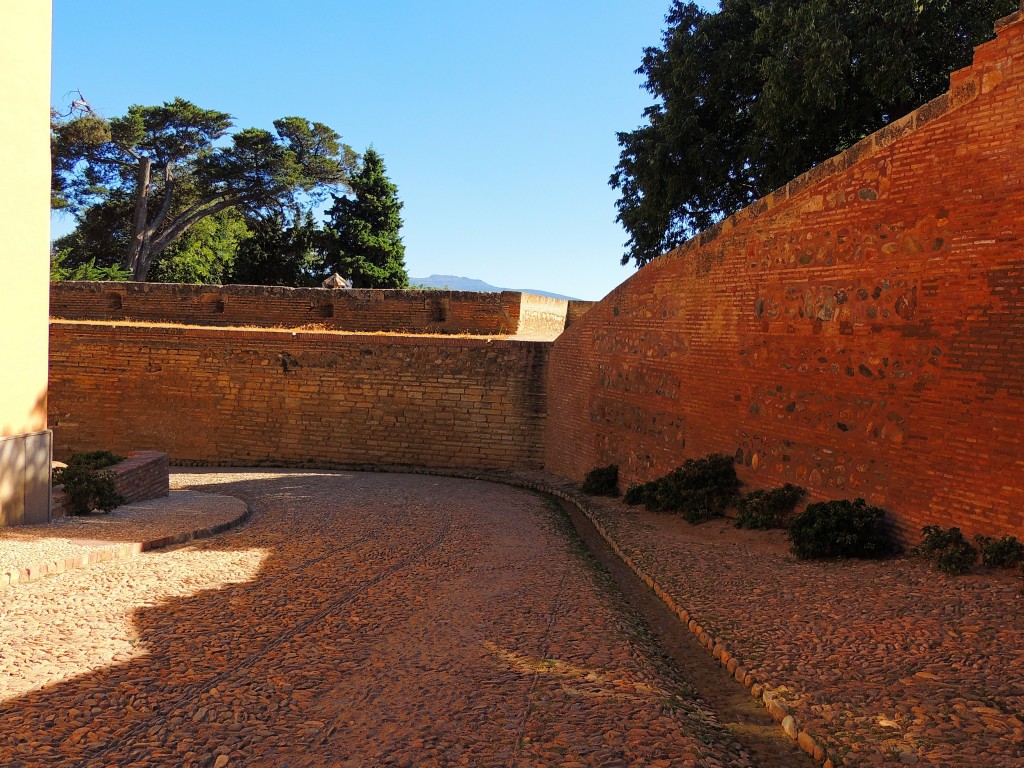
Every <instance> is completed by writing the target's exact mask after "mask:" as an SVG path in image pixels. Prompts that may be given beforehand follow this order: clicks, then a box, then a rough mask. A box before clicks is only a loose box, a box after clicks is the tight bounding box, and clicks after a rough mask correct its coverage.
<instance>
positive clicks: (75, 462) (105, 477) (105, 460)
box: [53, 451, 125, 515]
mask: <svg viewBox="0 0 1024 768" xmlns="http://www.w3.org/2000/svg"><path fill="white" fill-rule="evenodd" d="M122 461H124V457H123V456H118V455H117V454H116V453H111V452H110V451H89V452H87V453H75V454H72V455H71V458H69V459H68V465H67V467H65V468H63V469H57V470H55V471H54V472H53V484H54V485H63V486H64V493H66V494H67V495H68V498H69V499H70V501H71V508H70V510H69V511H70V513H71V514H73V515H84V514H87V513H88V512H91V511H92V510H94V509H98V510H101V511H103V512H110V511H111V510H113V509H115V508H117V507H119V506H121V505H122V504H124V502H125V498H124V496H122V495H121V494H119V493H118V492H117V491H116V490H115V488H114V478H115V475H114V473H113V472H99V471H98V470H100V469H103V468H105V467H111V466H113V465H114V464H118V463H120V462H122Z"/></svg>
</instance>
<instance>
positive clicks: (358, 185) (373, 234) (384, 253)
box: [325, 147, 409, 288]
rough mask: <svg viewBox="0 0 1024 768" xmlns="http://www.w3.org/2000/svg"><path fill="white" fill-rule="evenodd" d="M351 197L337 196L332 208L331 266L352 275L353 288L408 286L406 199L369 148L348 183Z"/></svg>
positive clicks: (328, 230) (329, 215)
mask: <svg viewBox="0 0 1024 768" xmlns="http://www.w3.org/2000/svg"><path fill="white" fill-rule="evenodd" d="M349 186H350V187H351V189H352V196H351V197H335V198H334V207H333V208H331V209H330V210H329V211H328V212H327V228H326V232H325V235H326V236H325V241H326V243H325V261H326V266H327V267H328V268H329V269H330V270H333V271H335V272H337V273H338V274H340V275H342V276H344V277H350V278H351V279H352V285H353V287H354V288H405V287H407V286H408V285H409V275H408V273H407V272H406V271H405V245H404V244H403V243H402V236H401V234H400V232H399V230H400V229H401V228H402V217H401V215H400V213H401V210H402V202H401V201H400V200H399V199H398V188H397V187H396V186H395V185H394V184H393V183H392V182H391V180H390V179H388V177H387V174H386V173H385V169H384V160H383V159H382V158H381V156H380V155H379V154H377V152H376V151H375V150H374V149H373V147H370V148H369V149H368V150H366V154H364V155H363V162H362V167H361V169H360V170H359V172H358V173H356V174H354V175H353V176H352V177H351V179H350V182H349Z"/></svg>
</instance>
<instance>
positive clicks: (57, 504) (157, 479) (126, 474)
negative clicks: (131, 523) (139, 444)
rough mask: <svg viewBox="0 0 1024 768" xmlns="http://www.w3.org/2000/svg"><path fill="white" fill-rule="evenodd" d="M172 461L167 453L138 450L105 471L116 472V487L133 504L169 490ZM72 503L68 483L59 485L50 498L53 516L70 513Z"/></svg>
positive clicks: (51, 515)
mask: <svg viewBox="0 0 1024 768" xmlns="http://www.w3.org/2000/svg"><path fill="white" fill-rule="evenodd" d="M168 465H169V460H168V456H167V454H166V453H160V452H159V451H134V452H132V453H131V454H129V456H128V458H127V459H125V460H124V461H122V462H121V463H120V464H115V465H114V466H112V467H108V468H107V469H105V470H102V471H104V472H113V473H114V476H115V479H114V487H115V488H116V489H117V492H118V493H120V494H121V495H122V496H124V498H125V503H126V504H130V503H131V502H133V501H144V500H145V499H155V498H156V497H158V496H166V495H167V494H168V492H169V490H170V485H169V481H168ZM69 504H70V502H69V500H68V497H67V494H65V493H64V486H61V485H55V486H54V487H53V496H52V498H51V501H50V519H51V520H52V519H53V518H57V517H66V516H67V510H68V506H69Z"/></svg>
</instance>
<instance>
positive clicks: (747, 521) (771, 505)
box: [736, 483, 807, 529]
mask: <svg viewBox="0 0 1024 768" xmlns="http://www.w3.org/2000/svg"><path fill="white" fill-rule="evenodd" d="M806 494H807V491H805V490H804V489H803V488H801V487H800V486H799V485H792V484H790V483H786V484H785V485H784V486H783V487H782V488H772V489H771V490H769V491H751V492H750V493H748V494H747V495H746V496H744V497H743V498H741V499H740V500H739V503H738V504H737V510H738V511H739V515H738V516H737V517H736V527H737V528H762V529H765V528H785V527H786V525H787V524H788V522H789V517H790V515H792V514H793V510H794V509H796V505H797V504H799V503H800V500H801V499H803V497H804V496H805V495H806Z"/></svg>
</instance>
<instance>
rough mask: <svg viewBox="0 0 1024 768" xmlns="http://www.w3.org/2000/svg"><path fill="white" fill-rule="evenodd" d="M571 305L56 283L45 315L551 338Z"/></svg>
mask: <svg viewBox="0 0 1024 768" xmlns="http://www.w3.org/2000/svg"><path fill="white" fill-rule="evenodd" d="M569 305H570V302H568V301H566V300H564V299H552V298H548V297H546V296H535V295H533V294H528V293H520V292H518V291H502V292H500V293H480V292H474V291H411V290H376V289H372V290H371V289H366V290H359V289H357V290H335V289H328V288H284V287H281V286H272V285H181V284H174V283H109V282H108V283H104V282H58V283H52V284H51V286H50V316H51V317H53V318H57V319H62V320H115V321H116V320H131V321H136V322H144V323H176V324H181V325H203V326H233V327H257V328H300V327H309V328H311V329H321V328H322V329H324V330H334V331H350V332H353V333H377V332H389V333H414V334H422V333H451V334H474V335H481V336H512V335H516V334H518V333H524V334H525V333H528V334H530V335H531V336H537V335H545V336H547V337H548V338H551V339H553V338H555V337H556V336H557V335H558V334H559V333H561V332H562V331H563V330H564V329H565V326H566V318H567V315H568V312H569ZM577 309H578V308H577Z"/></svg>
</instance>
